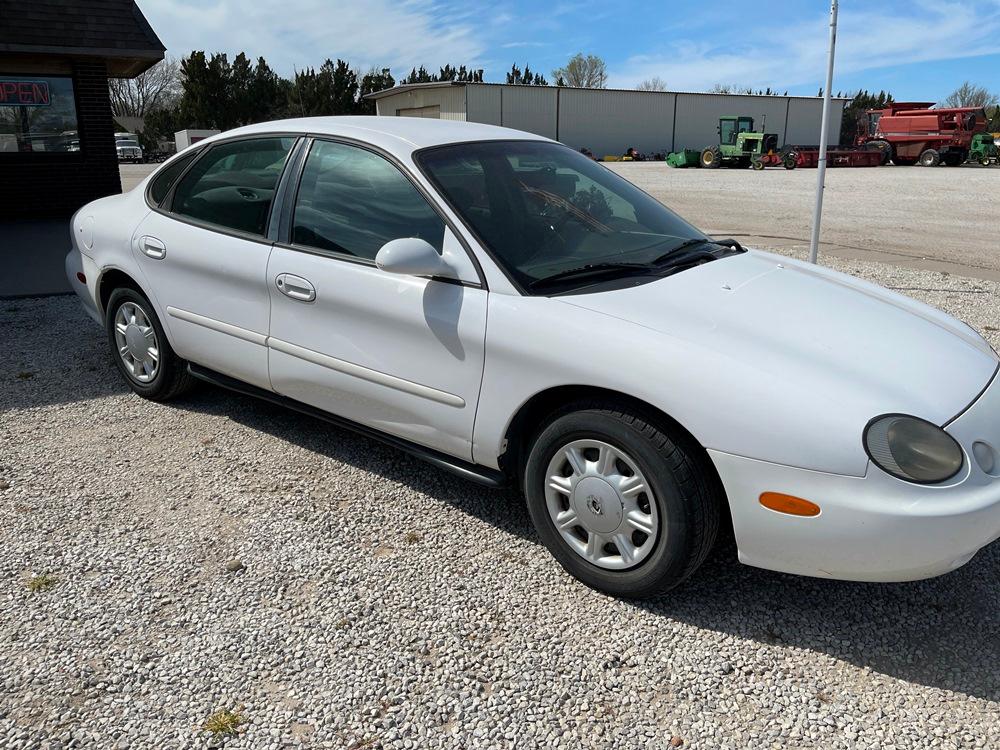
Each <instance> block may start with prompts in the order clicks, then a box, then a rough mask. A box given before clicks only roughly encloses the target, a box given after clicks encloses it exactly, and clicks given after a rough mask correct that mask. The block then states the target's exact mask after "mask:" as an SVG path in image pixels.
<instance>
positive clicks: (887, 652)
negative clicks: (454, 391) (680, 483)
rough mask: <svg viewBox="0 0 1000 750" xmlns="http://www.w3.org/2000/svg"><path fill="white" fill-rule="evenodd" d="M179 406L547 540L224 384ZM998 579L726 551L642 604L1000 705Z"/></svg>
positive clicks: (509, 511)
mask: <svg viewBox="0 0 1000 750" xmlns="http://www.w3.org/2000/svg"><path fill="white" fill-rule="evenodd" d="M174 403H175V404H176V405H177V406H180V407H181V408H186V409H190V410H193V411H198V412H203V413H206V414H214V415H222V416H226V417H229V418H231V419H234V420H236V421H238V422H240V423H241V424H244V425H246V426H247V427H251V428H253V429H255V430H261V431H264V432H266V433H268V434H270V435H273V436H274V437H277V438H279V439H281V440H285V441H288V442H290V443H294V444H296V445H298V446H301V447H303V448H306V449H308V450H311V451H314V452H316V453H318V454H320V455H324V456H327V457H329V458H331V459H334V460H336V461H342V462H344V463H348V464H350V465H352V466H355V467H357V468H359V469H362V470H364V471H367V472H371V473H372V474H375V475H377V476H380V477H383V478H385V479H388V480H390V481H393V482H398V483H400V484H403V485H405V486H407V487H409V488H410V489H412V490H415V491H417V492H420V493H423V494H425V495H428V496H430V497H433V498H434V499H436V500H441V501H443V502H447V503H449V504H450V505H452V506H454V507H456V508H458V509H460V510H462V511H463V512H466V513H469V514H471V515H473V516H475V517H477V518H479V519H481V520H483V521H485V522H487V523H489V524H492V525H493V526H495V527H497V528H499V529H501V530H503V531H505V532H507V533H510V534H515V535H517V536H519V537H522V538H525V539H528V540H531V541H532V542H537V536H536V534H535V532H534V529H533V528H532V525H531V521H530V519H529V517H528V514H527V511H526V510H525V508H524V503H523V501H522V499H521V496H520V494H519V493H517V492H515V491H513V490H504V491H500V490H490V489H485V488H482V487H479V486H478V485H475V484H473V483H471V482H466V481H464V480H461V479H458V478H456V477H453V476H452V475H450V474H448V473H446V472H444V471H442V470H439V469H436V468H434V467H431V466H429V465H427V464H425V463H423V462H422V461H420V460H418V459H416V458H413V457H411V456H408V455H406V454H405V453H402V452H401V451H397V450H395V449H392V448H388V447H386V446H384V445H382V444H380V443H378V442H376V441H373V440H370V439H368V438H365V437H361V436H359V435H355V434H354V433H351V432H349V431H347V430H342V429H340V428H337V427H334V426H332V425H328V424H326V423H325V422H322V421H320V420H316V419H311V418H308V417H303V416H300V415H298V414H295V413H293V412H291V411H288V410H286V409H283V408H282V407H279V406H276V405H273V404H268V403H266V402H262V401H257V400H255V399H252V398H249V397H243V396H240V395H237V394H232V393H229V392H227V391H222V390H219V389H216V388H208V387H205V388H204V389H202V390H200V391H198V392H197V393H195V394H193V395H192V396H191V397H190V398H187V399H184V400H182V401H178V402H174ZM552 564H553V565H555V564H556V563H555V562H554V561H553V563H552ZM998 576H1000V542H998V543H995V544H993V545H991V546H990V547H988V548H986V549H984V550H983V551H982V552H980V553H979V554H978V555H977V556H976V557H975V558H974V559H973V560H972V561H971V562H970V563H969V564H968V565H966V566H965V567H964V568H962V569H960V570H958V571H955V572H954V573H951V574H949V575H946V576H943V577H940V578H935V579H931V580H928V581H920V582H915V583H903V584H863V583H847V582H841V581H828V580H820V579H814V578H804V577H799V576H790V575H783V574H780V573H772V572H769V571H765V570H760V569H757V568H751V567H748V566H745V565H740V564H739V563H737V562H736V560H735V555H734V550H733V549H732V547H730V548H728V549H725V548H723V549H719V550H717V551H716V552H715V553H714V554H713V555H712V556H711V557H710V558H709V559H708V560H707V561H706V563H705V565H704V566H703V567H702V569H701V570H700V571H699V572H698V573H697V574H696V575H695V577H694V578H693V579H692V580H691V581H689V582H688V583H686V584H685V585H684V586H682V587H681V588H680V589H678V590H676V591H674V592H672V593H671V594H669V595H668V596H665V597H662V598H660V599H657V600H652V601H649V602H644V603H636V604H635V605H634V606H635V607H636V608H637V609H638V610H640V611H642V612H645V613H648V614H649V615H653V616H657V617H668V618H671V619H673V620H677V621H681V622H684V623H687V624H690V625H693V626H695V627H699V628H705V629H708V630H713V631H716V632H722V633H727V634H730V635H732V636H734V637H737V638H741V639H744V640H750V641H755V642H758V643H761V644H767V645H771V646H788V647H793V648H802V649H808V650H810V651H815V652H820V653H825V654H828V655H830V656H831V657H834V658H836V659H840V660H843V661H846V662H849V663H851V664H855V665H857V666H861V667H869V668H870V669H872V670H873V671H874V672H878V673H881V674H884V675H887V676H889V677H894V678H898V679H901V680H906V681H908V682H913V683H917V684H921V685H926V686H929V687H937V688H943V689H948V690H953V691H956V692H959V693H964V694H966V695H970V696H975V697H978V698H984V699H987V700H994V701H995V700H998V699H1000V619H998V614H997V613H998V612H1000V593H998V592H1000V589H998V587H997V579H998ZM584 595H587V594H584ZM734 667H737V668H738V667H739V665H734ZM835 687H836V686H831V690H835Z"/></svg>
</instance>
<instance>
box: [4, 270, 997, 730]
mask: <svg viewBox="0 0 1000 750" xmlns="http://www.w3.org/2000/svg"><path fill="white" fill-rule="evenodd" d="M837 265H838V266H839V267H844V268H846V269H847V270H849V271H852V272H854V273H857V274H859V275H862V276H865V277H866V278H870V279H873V280H875V281H878V282H880V283H883V284H886V285H888V286H893V287H896V288H899V289H903V290H904V291H905V292H906V293H907V294H912V295H913V296H915V297H918V298H921V299H924V300H927V301H929V302H932V303H934V304H936V305H939V306H941V307H943V308H944V309H946V310H948V311H950V312H952V313H955V314H957V315H959V316H961V317H963V318H964V319H965V320H967V321H968V322H970V323H971V324H972V325H973V326H975V327H976V328H978V329H979V330H980V331H984V332H985V333H986V335H987V336H988V338H989V339H990V340H991V342H992V343H993V344H994V346H1000V333H998V328H1000V304H998V303H1000V284H997V283H995V282H984V281H976V280H969V279H965V278H961V277H956V276H942V275H941V274H936V273H929V272H922V271H912V270H901V269H896V268H892V267H889V266H882V265H874V264H867V263H861V262H851V263H849V264H845V263H841V262H838V263H837ZM0 488H2V489H0V549H2V550H3V554H2V555H0V746H2V747H4V748H36V747H38V748H69V747H95V748H126V747H131V748H175V747H176V748H181V747H184V748H189V747H198V748H204V747H211V746H216V747H218V746H222V745H225V747H227V748H284V747H335V748H355V750H359V749H360V748H376V747H385V748H399V747H402V748H435V747H449V748H505V747H519V748H521V747H545V748H553V747H564V748H574V749H576V748H609V749H610V748H614V750H619V749H624V748H642V749H645V748H666V747H670V746H671V741H673V745H674V746H676V745H678V744H679V743H680V742H683V747H685V748H706V749H711V750H721V749H723V748H731V749H732V750H736V748H817V749H818V748H823V749H824V750H826V749H828V748H893V747H894V748H900V749H902V748H997V747H1000V618H998V613H1000V582H998V579H1000V575H998V574H1000V544H994V545H992V546H991V547H989V548H987V549H985V550H983V551H982V552H981V553H980V554H979V555H978V556H977V557H976V558H975V559H973V560H972V562H970V563H969V564H968V565H967V566H965V567H964V568H962V569H961V570H959V571H957V572H955V573H952V574H950V575H947V576H944V577H942V578H938V579H934V580H930V581H925V582H919V583H910V584H898V585H865V584H851V583H839V582H831V581H822V580H813V579H806V578H796V577H792V576H786V575H781V574H776V573H769V572H766V571H761V570H756V569H753V568H749V567H745V566H741V565H739V564H737V563H736V562H735V561H734V560H732V559H731V553H724V552H720V553H718V554H716V555H715V556H714V557H712V558H711V559H710V560H709V562H708V563H707V564H706V566H705V567H704V568H703V569H702V571H701V572H700V573H699V574H697V575H696V576H695V577H694V578H693V580H691V581H690V582H689V583H688V584H686V585H685V586H684V587H683V588H681V589H680V590H677V591H675V592H674V593H672V594H671V595H670V596H669V597H666V598H663V599H661V600H658V601H654V602H650V603H648V604H646V605H642V606H637V605H635V604H630V603H625V602H621V601H616V600H614V599H610V598H607V597H604V596H602V595H599V594H597V593H595V592H593V591H590V590H588V589H586V588H584V587H583V586H581V585H580V584H578V583H576V582H575V581H574V580H572V579H570V578H569V577H568V576H567V575H565V574H564V573H563V572H562V571H561V569H560V568H559V567H558V566H557V565H556V563H555V562H554V561H553V560H552V559H551V558H550V557H549V555H548V553H547V552H546V551H545V549H544V548H542V547H541V546H540V545H539V543H538V541H537V540H536V537H535V534H534V532H533V531H532V529H531V526H530V523H529V521H528V518H527V514H526V512H525V511H524V509H523V506H522V501H521V500H520V499H519V498H518V497H517V496H516V495H514V494H513V493H504V492H494V491H489V490H483V489H481V488H479V487H477V486H475V485H472V484H468V483H465V482H463V481H461V480H458V479H454V478H452V477H451V476H449V475H447V474H444V473H442V472H440V471H438V470H435V469H433V468H430V467H428V466H426V465H424V464H422V463H420V462H418V461H417V460H415V459H411V458H409V457H407V456H405V455H402V454H400V453H398V452H395V451H393V450H390V449H387V448H384V447H382V446H381V445H378V444H376V443H374V442H371V441H369V440H365V439H362V438H359V437H356V436H354V435H351V434H348V433H345V432H342V431H339V430H336V429H332V428H330V427H328V426H326V425H325V424H321V423H318V422H315V421H311V420H309V419H306V418H304V417H301V416H298V415H296V414H293V413H290V412H286V411H283V410H281V409H279V408H277V407H273V406H270V405H267V404H264V403H259V402H256V401H253V400H251V399H247V398H242V397H238V396H234V395H231V394H228V393H225V392H222V391H218V390H214V389H211V388H208V387H205V388H204V389H202V390H200V391H199V392H197V393H196V394H194V395H192V396H190V397H189V398H186V399H184V400H181V401H178V402H176V403H172V404H169V405H157V404H153V403H149V402H145V401H142V400H140V399H139V398H137V397H135V396H133V395H131V394H130V393H128V392H127V390H126V388H125V385H124V384H123V383H122V381H121V380H120V378H119V377H118V375H117V373H116V372H115V371H113V370H112V367H111V365H110V362H109V359H108V355H107V354H106V343H105V341H104V338H103V336H102V334H101V332H100V331H99V330H98V329H97V328H96V327H94V326H93V325H92V324H91V323H90V322H89V320H88V319H86V318H85V316H84V315H83V313H82V312H80V311H79V309H78V307H77V303H76V301H75V300H74V299H72V298H68V297H57V298H49V299H43V300H22V301H16V302H0ZM39 574H49V575H52V576H54V577H56V579H57V582H56V583H55V585H54V586H53V587H51V588H49V589H47V590H43V591H39V592H36V593H32V592H29V590H28V588H27V582H28V581H29V579H30V578H31V577H32V576H35V575H39ZM223 708H225V709H231V710H235V711H237V712H239V713H240V714H241V716H243V717H244V719H245V723H244V724H243V725H242V727H241V728H240V730H239V732H238V733H237V734H236V735H235V736H232V737H229V738H227V739H213V738H212V736H211V735H210V734H209V733H207V732H205V731H203V730H201V729H200V726H201V724H202V723H203V722H204V721H205V719H206V718H207V717H208V716H209V714H211V713H212V712H213V711H215V710H217V709H223Z"/></svg>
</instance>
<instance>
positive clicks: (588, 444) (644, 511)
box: [524, 403, 719, 598]
mask: <svg viewBox="0 0 1000 750" xmlns="http://www.w3.org/2000/svg"><path fill="white" fill-rule="evenodd" d="M704 460H707V459H704ZM524 484H525V487H524V489H525V496H526V497H527V502H528V510H529V512H530V514H531V518H532V521H533V522H534V524H535V528H536V529H537V530H538V534H539V536H540V537H541V539H542V541H543V542H544V543H545V546H546V547H548V548H549V551H550V552H551V553H552V554H553V556H554V557H555V558H556V559H557V560H558V561H559V563H560V564H561V565H562V566H563V567H564V568H565V569H566V570H567V571H568V572H569V573H571V574H572V575H573V576H575V577H576V578H578V579H580V580H581V581H583V582H584V583H585V584H587V585H588V586H591V587H593V588H596V589H599V590H601V591H604V592H606V593H608V594H611V595H613V596H622V597H628V598H632V597H634V598H642V597H648V596H654V595H656V594H660V593H662V592H664V591H667V590H669V589H671V588H673V587H674V586H677V585H678V584H679V583H680V582H681V581H683V580H684V579H685V578H687V577H688V576H689V575H691V573H693V572H694V571H695V570H696V569H697V568H698V566H699V565H700V564H701V563H702V561H703V560H704V559H705V557H706V555H707V554H708V552H709V550H710V549H711V547H712V544H713V543H714V541H715V538H716V534H717V531H718V526H719V503H718V500H717V497H716V496H715V495H714V493H713V491H712V484H711V481H710V480H709V478H708V476H707V473H706V468H705V465H704V463H703V461H702V457H701V455H700V449H699V448H698V447H697V446H694V445H691V444H690V441H689V440H687V439H685V438H684V437H683V436H680V435H676V436H675V435H672V434H670V432H669V431H667V430H665V429H663V428H661V427H659V426H657V425H655V424H653V423H651V422H649V421H646V420H645V419H644V418H643V417H641V416H639V415H638V414H636V413H634V412H632V411H631V410H630V409H629V408H628V407H625V406H624V405H616V404H613V403H581V404H576V405H574V406H573V407H570V408H567V409H566V410H564V411H563V412H561V413H560V414H558V415H556V416H555V417H554V418H553V419H551V420H550V421H549V423H548V424H547V426H546V427H544V428H543V430H542V431H541V433H540V434H539V435H538V437H537V438H536V439H535V442H534V444H533V446H532V448H531V453H530V455H529V457H528V461H527V465H526V467H525V473H524Z"/></svg>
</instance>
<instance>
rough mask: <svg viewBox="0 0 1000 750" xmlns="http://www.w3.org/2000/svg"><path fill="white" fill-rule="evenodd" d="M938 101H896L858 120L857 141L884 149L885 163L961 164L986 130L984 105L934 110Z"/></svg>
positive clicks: (955, 165) (950, 165)
mask: <svg viewBox="0 0 1000 750" xmlns="http://www.w3.org/2000/svg"><path fill="white" fill-rule="evenodd" d="M933 106H934V102H893V103H892V104H890V105H889V106H888V107H886V108H885V109H872V110H869V111H868V112H866V113H865V114H864V115H863V116H862V117H861V118H860V119H859V120H858V135H857V138H856V139H855V144H856V145H858V146H861V147H863V148H866V149H872V150H876V151H879V152H881V154H882V163H883V164H884V163H886V162H888V161H889V160H890V159H891V160H892V162H893V164H905V165H909V164H918V163H919V164H920V165H921V166H924V167H936V166H937V165H938V164H947V165H948V166H949V167H957V166H958V165H959V164H961V163H962V162H964V161H965V160H966V159H968V158H969V147H970V146H971V145H972V137H973V136H974V135H976V134H977V133H985V132H986V123H987V119H986V111H985V110H984V109H983V108H982V107H951V108H948V109H931V107H933Z"/></svg>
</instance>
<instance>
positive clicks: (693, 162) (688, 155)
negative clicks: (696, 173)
mask: <svg viewBox="0 0 1000 750" xmlns="http://www.w3.org/2000/svg"><path fill="white" fill-rule="evenodd" d="M700 158H701V154H700V153H699V152H698V151H695V150H694V149H690V148H686V149H684V150H683V151H674V152H672V153H670V154H667V166H668V167H697V166H698V160H699V159H700Z"/></svg>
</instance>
